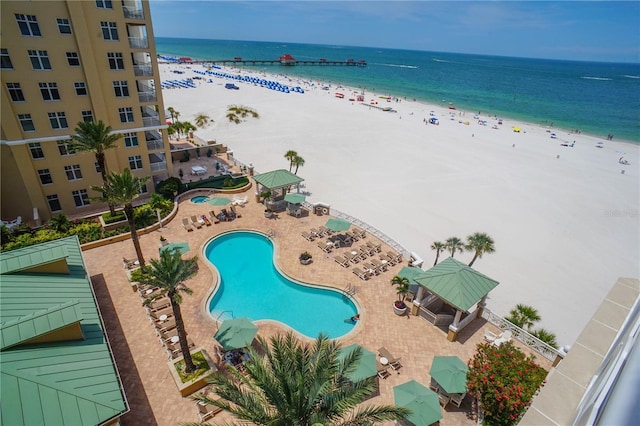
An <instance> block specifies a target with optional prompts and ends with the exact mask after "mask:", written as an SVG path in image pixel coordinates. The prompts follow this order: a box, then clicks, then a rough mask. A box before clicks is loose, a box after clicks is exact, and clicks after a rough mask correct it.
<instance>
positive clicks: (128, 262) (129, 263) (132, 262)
mask: <svg viewBox="0 0 640 426" xmlns="http://www.w3.org/2000/svg"><path fill="white" fill-rule="evenodd" d="M136 262H138V260H137V259H127V258H126V257H123V258H122V265H123V266H124V269H132V268H135V267H136V266H138V265H139V264H140V263H139V262H138V263H136Z"/></svg>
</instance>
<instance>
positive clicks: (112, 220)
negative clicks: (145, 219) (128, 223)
mask: <svg viewBox="0 0 640 426" xmlns="http://www.w3.org/2000/svg"><path fill="white" fill-rule="evenodd" d="M102 220H104V223H105V224H106V225H108V224H110V223H115V222H120V221H121V220H127V217H126V216H125V214H124V212H123V211H122V210H120V211H117V212H116V214H114V215H113V216H111V213H109V212H106V213H103V214H102Z"/></svg>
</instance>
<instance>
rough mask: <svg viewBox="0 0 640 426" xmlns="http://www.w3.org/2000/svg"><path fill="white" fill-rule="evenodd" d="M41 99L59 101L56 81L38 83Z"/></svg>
mask: <svg viewBox="0 0 640 426" xmlns="http://www.w3.org/2000/svg"><path fill="white" fill-rule="evenodd" d="M38 87H40V93H41V94H42V99H43V100H45V101H59V100H60V92H58V83H38Z"/></svg>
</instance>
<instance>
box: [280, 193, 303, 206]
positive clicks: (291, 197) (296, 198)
mask: <svg viewBox="0 0 640 426" xmlns="http://www.w3.org/2000/svg"><path fill="white" fill-rule="evenodd" d="M306 198H307V197H305V196H304V195H302V194H287V195H285V196H284V200H285V201H287V202H289V203H291V204H300V203H302V202H303V201H304V200H305V199H306Z"/></svg>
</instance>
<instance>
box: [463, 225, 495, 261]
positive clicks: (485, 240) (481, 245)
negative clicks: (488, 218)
mask: <svg viewBox="0 0 640 426" xmlns="http://www.w3.org/2000/svg"><path fill="white" fill-rule="evenodd" d="M493 244H494V243H493V238H491V237H490V236H489V235H487V234H485V233H484V232H476V233H474V234H471V235H469V236H468V237H467V244H465V248H466V249H467V250H469V251H471V250H473V251H474V253H473V259H471V262H469V266H473V263H474V262H475V261H476V259H478V258H479V257H482V255H483V254H484V253H493V252H494V251H496V249H495V247H494V246H493Z"/></svg>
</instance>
